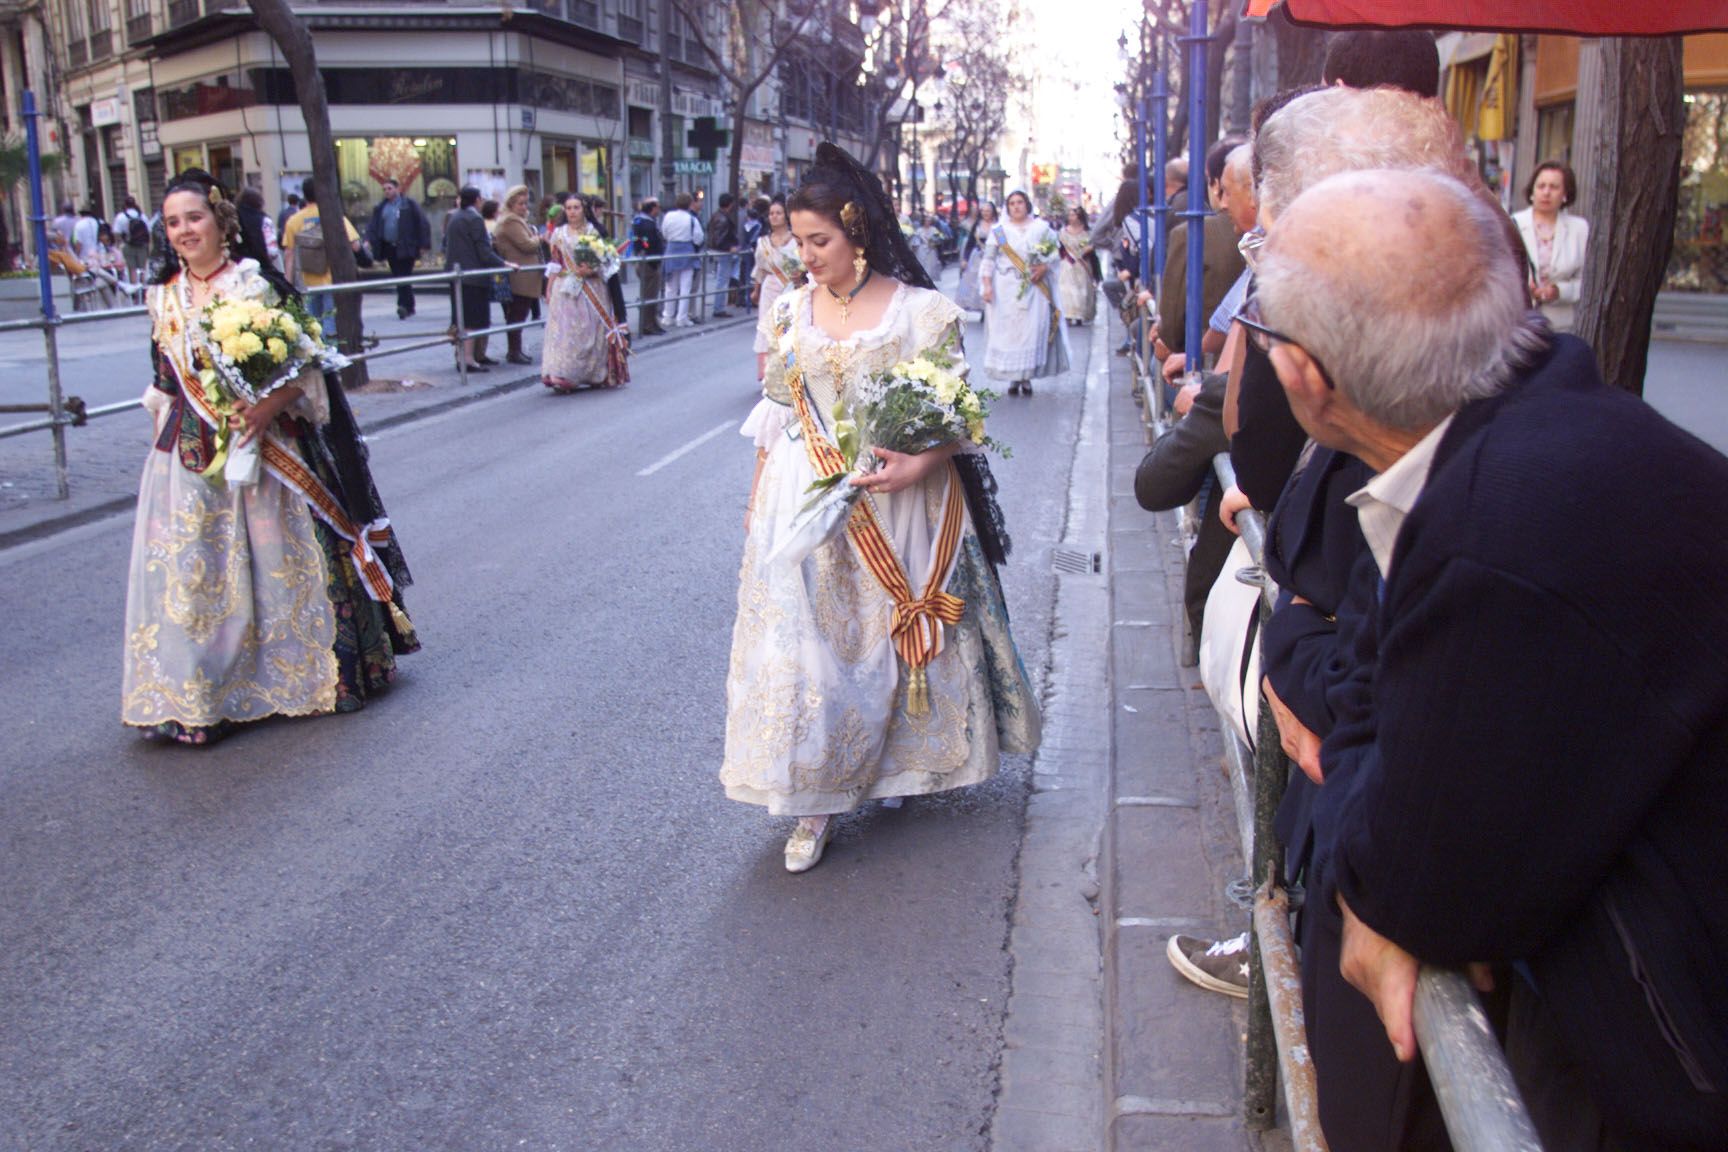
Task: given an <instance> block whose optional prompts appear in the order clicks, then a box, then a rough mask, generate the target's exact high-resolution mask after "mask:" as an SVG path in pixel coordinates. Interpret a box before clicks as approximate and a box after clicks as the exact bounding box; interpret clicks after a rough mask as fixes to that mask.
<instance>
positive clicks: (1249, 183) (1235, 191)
mask: <svg viewBox="0 0 1728 1152" xmlns="http://www.w3.org/2000/svg"><path fill="white" fill-rule="evenodd" d="M1219 199H1221V200H1222V201H1223V207H1224V211H1226V212H1228V213H1229V214H1230V223H1232V224H1234V225H1235V226H1236V231H1237V232H1238V233H1241V232H1246V231H1248V230H1249V229H1250V228H1253V227H1254V221H1255V218H1256V217H1257V216H1258V215H1259V210H1258V208H1257V206H1256V204H1255V198H1254V148H1253V145H1250V144H1243V145H1240V146H1239V147H1237V148H1236V149H1235V150H1234V151H1232V152H1231V153H1230V155H1229V156H1228V157H1226V158H1225V160H1224V180H1223V192H1222V194H1221V195H1220V197H1219Z"/></svg>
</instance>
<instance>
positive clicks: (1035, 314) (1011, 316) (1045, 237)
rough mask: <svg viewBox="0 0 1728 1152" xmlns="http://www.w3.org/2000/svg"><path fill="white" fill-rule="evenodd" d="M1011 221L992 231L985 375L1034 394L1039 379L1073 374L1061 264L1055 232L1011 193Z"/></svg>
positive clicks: (986, 274) (984, 272)
mask: <svg viewBox="0 0 1728 1152" xmlns="http://www.w3.org/2000/svg"><path fill="white" fill-rule="evenodd" d="M1007 204H1008V218H1007V219H1006V220H1004V221H1002V222H1001V223H1000V224H997V225H996V226H995V227H994V228H992V229H990V238H989V240H987V241H986V242H985V244H984V263H983V265H982V266H981V267H980V268H979V271H978V292H979V295H981V296H983V297H984V323H985V326H986V328H987V330H988V331H989V333H990V344H989V347H987V348H986V349H985V350H984V370H985V371H986V372H988V373H989V374H990V375H991V376H993V377H994V378H996V379H997V380H1007V381H1009V382H1010V383H1009V388H1008V391H1010V392H1026V393H1030V392H1031V391H1032V381H1033V379H1034V378H1036V377H1040V376H1060V375H1061V374H1062V373H1064V372H1066V371H1068V341H1067V339H1066V337H1065V335H1064V334H1063V331H1062V324H1061V313H1060V311H1059V310H1058V309H1057V307H1056V294H1055V292H1054V291H1053V289H1054V288H1055V277H1054V276H1053V275H1051V273H1052V272H1053V271H1054V270H1055V267H1056V265H1057V263H1058V262H1060V260H1061V259H1062V258H1061V256H1060V255H1059V254H1058V253H1059V251H1060V245H1059V244H1058V242H1057V239H1056V230H1055V229H1054V228H1052V227H1050V225H1049V224H1047V223H1045V222H1044V221H1043V220H1041V219H1039V218H1038V217H1036V216H1034V215H1032V198H1031V197H1029V196H1027V195H1026V193H1024V192H1021V191H1019V190H1018V189H1016V190H1015V191H1013V192H1010V193H1008V201H1007Z"/></svg>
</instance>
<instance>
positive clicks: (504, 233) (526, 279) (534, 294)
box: [492, 184, 546, 364]
mask: <svg viewBox="0 0 1728 1152" xmlns="http://www.w3.org/2000/svg"><path fill="white" fill-rule="evenodd" d="M492 246H493V247H494V248H497V249H498V255H500V256H502V257H504V259H506V260H508V261H510V262H511V263H512V264H520V265H521V268H520V269H518V270H517V271H515V272H512V273H510V302H509V303H508V304H506V305H504V323H506V324H520V323H522V322H523V321H524V320H527V319H528V312H529V310H530V309H532V308H533V307H534V302H535V301H536V300H538V299H540V295H541V293H542V292H544V291H545V288H546V274H545V273H544V272H542V271H541V270H540V265H541V264H542V263H544V261H543V259H542V257H541V255H540V241H539V239H538V237H537V235H536V234H535V231H534V225H533V224H532V223H530V222H529V220H528V188H527V186H526V185H524V184H518V185H516V186H515V187H514V188H512V189H510V191H508V192H506V193H505V194H504V211H503V212H501V213H500V214H499V216H498V230H497V231H496V232H494V233H493V235H492ZM523 331H524V330H523V329H521V328H518V329H516V330H515V331H513V332H508V333H506V334H505V335H506V336H507V337H508V338H509V341H510V352H509V355H507V356H505V357H504V358H505V359H506V360H508V361H509V362H510V363H512V364H532V363H534V361H533V359H532V358H530V357H529V356H528V355H526V354H525V353H524V352H523V351H522V333H523Z"/></svg>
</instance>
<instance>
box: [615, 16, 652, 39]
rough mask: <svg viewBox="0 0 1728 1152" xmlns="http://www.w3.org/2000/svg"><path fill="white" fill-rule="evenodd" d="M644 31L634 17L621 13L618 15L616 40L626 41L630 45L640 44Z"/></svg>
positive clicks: (640, 22) (640, 23)
mask: <svg viewBox="0 0 1728 1152" xmlns="http://www.w3.org/2000/svg"><path fill="white" fill-rule="evenodd" d="M644 31H645V29H644V27H643V24H642V21H640V20H638V19H637V18H636V17H634V16H625V15H623V14H622V13H620V14H619V16H618V39H620V40H627V41H629V42H630V43H632V44H640V43H642V34H643V32H644Z"/></svg>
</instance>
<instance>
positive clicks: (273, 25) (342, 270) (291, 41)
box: [246, 0, 367, 390]
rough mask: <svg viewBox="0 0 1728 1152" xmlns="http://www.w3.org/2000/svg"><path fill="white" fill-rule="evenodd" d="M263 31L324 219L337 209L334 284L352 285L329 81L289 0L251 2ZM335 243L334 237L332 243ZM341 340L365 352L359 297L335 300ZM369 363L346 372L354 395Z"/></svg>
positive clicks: (356, 272)
mask: <svg viewBox="0 0 1728 1152" xmlns="http://www.w3.org/2000/svg"><path fill="white" fill-rule="evenodd" d="M246 3H247V5H248V6H249V7H250V8H251V9H252V14H253V15H254V16H256V17H257V18H258V26H259V27H260V28H262V29H264V31H265V33H266V34H267V35H269V37H270V39H272V40H274V41H275V42H276V47H277V48H278V49H279V50H280V51H281V53H282V58H283V59H284V60H286V61H287V62H288V71H289V73H290V74H291V75H292V76H293V77H294V92H295V95H297V96H298V97H299V99H300V114H301V116H303V117H304V118H305V120H306V141H307V143H308V144H309V145H310V146H311V149H312V179H313V180H314V181H315V182H316V183H317V186H318V203H319V209H318V211H319V214H320V215H322V214H324V213H327V212H329V211H331V209H335V213H336V216H337V217H338V218H339V219H338V222H337V227H336V228H335V229H334V230H331V229H329V228H326V229H325V230H324V235H325V237H326V240H325V244H324V251H325V254H326V255H327V256H328V257H329V260H330V279H331V281H332V282H333V283H336V284H352V283H353V282H354V281H355V280H357V279H359V276H360V269H359V266H358V265H356V264H355V263H354V252H353V250H352V249H350V248H349V247H348V245H347V244H346V243H344V242H343V241H344V240H346V238H347V229H346V228H344V227H342V226H341V223H340V218H341V217H342V216H343V212H342V180H341V177H340V176H339V175H338V170H337V167H336V138H335V136H334V135H333V134H332V133H331V131H330V104H329V101H328V100H327V99H326V98H325V95H324V77H323V76H322V75H321V74H320V73H319V71H318V56H317V53H316V52H314V51H313V48H312V33H311V31H310V30H308V29H307V27H306V24H305V22H304V21H302V20H301V19H300V17H298V16H296V15H294V11H293V9H291V8H290V7H289V6H288V3H287V0H246ZM331 238H334V239H333V240H332V239H331ZM336 339H337V345H338V347H340V348H341V350H342V351H343V352H346V353H349V354H353V353H356V352H359V351H360V341H361V323H360V294H359V293H358V292H342V293H338V294H337V296H336ZM366 379H367V374H366V362H365V361H364V360H361V361H357V362H356V363H354V364H353V365H351V366H350V367H348V368H346V369H344V370H343V373H342V385H343V387H345V388H348V389H350V390H352V389H354V388H358V387H360V386H361V385H363V384H365V383H366Z"/></svg>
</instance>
